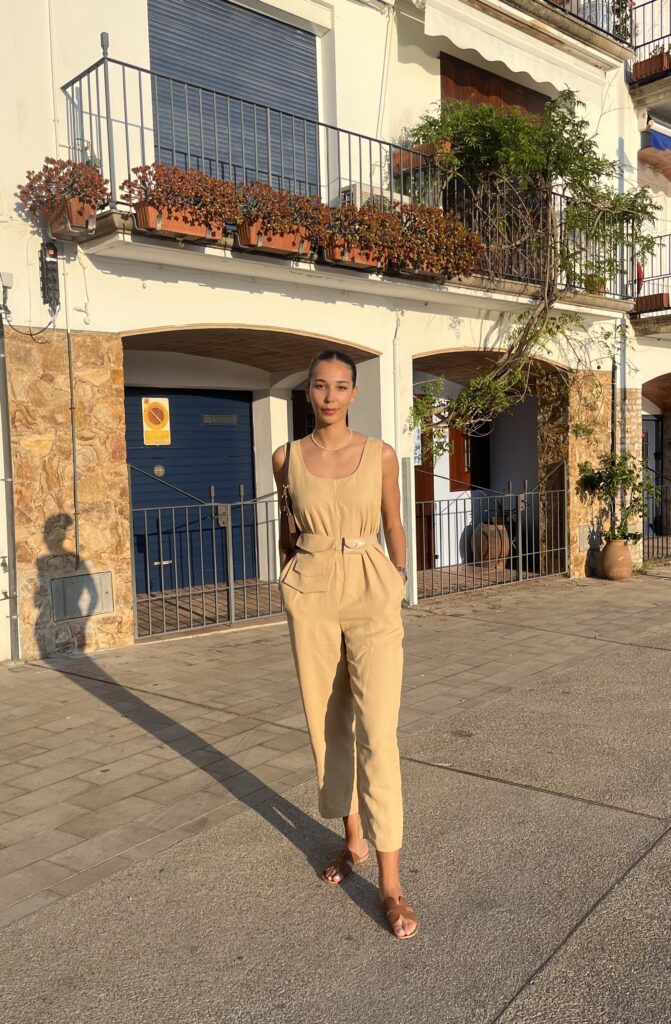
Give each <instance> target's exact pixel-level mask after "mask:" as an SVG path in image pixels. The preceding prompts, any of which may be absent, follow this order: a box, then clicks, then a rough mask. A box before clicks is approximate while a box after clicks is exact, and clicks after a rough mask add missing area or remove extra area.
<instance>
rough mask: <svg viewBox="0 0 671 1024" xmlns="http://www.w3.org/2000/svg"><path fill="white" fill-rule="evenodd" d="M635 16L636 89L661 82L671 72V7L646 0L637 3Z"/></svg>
mask: <svg viewBox="0 0 671 1024" xmlns="http://www.w3.org/2000/svg"><path fill="white" fill-rule="evenodd" d="M634 13H635V17H634V44H635V56H634V63H633V65H632V71H631V75H632V82H633V84H634V86H635V87H640V85H642V84H644V83H645V84H647V83H653V82H659V81H660V80H662V79H664V78H666V77H667V76H668V74H669V71H671V5H669V2H668V0H644V2H639V3H637V5H636V7H635V11H634ZM650 91H651V90H650V89H648V90H647V93H650ZM657 91H658V90H657Z"/></svg>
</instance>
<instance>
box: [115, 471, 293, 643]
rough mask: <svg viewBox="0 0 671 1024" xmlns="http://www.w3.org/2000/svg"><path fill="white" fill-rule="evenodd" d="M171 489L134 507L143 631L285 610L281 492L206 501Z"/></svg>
mask: <svg viewBox="0 0 671 1024" xmlns="http://www.w3.org/2000/svg"><path fill="white" fill-rule="evenodd" d="M130 469H131V470H134V471H135V472H138V473H141V474H143V475H148V474H145V473H144V471H143V470H140V469H138V468H137V467H135V466H131V467H130ZM165 486H166V498H165V504H162V505H160V506H153V507H147V508H133V509H132V510H131V540H132V545H133V549H132V550H133V585H134V598H135V602H134V609H135V630H136V636H138V637H145V636H156V635H163V634H166V633H176V632H180V631H183V630H194V629H199V628H203V627H206V626H215V625H222V624H232V623H234V622H238V621H244V620H246V619H258V618H262V617H264V616H267V615H275V614H277V613H278V612H281V611H282V601H281V598H280V592H279V587H278V584H277V579H278V575H279V557H278V549H279V521H278V505H277V496H276V495H274V494H271V495H265V496H263V497H261V498H254V499H247V500H246V499H245V498H244V491H243V492H242V493H241V497H240V501H237V502H227V503H222V502H216V501H211V502H204V501H201V500H200V499H198V498H197V497H195V496H193V495H186V492H183V491H182V492H180V491H179V488H176V487H173V486H172V485H171V484H166V485H165ZM170 492H179V493H181V494H183V495H185V497H187V498H188V499H189V500H188V503H187V502H184V501H182V503H181V504H179V505H173V504H169V502H170V501H171V494H170ZM131 494H132V487H131Z"/></svg>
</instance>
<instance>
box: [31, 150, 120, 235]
mask: <svg viewBox="0 0 671 1024" xmlns="http://www.w3.org/2000/svg"><path fill="white" fill-rule="evenodd" d="M107 186H108V182H107V181H106V180H105V178H103V176H102V174H101V173H100V171H99V170H98V169H97V168H96V167H89V165H88V164H85V163H78V162H76V161H74V160H56V159H55V158H54V157H46V158H45V160H44V164H43V166H42V168H41V170H39V171H28V172H27V180H26V183H25V184H24V185H22V186H21V187H20V188H19V193H18V194H19V199H20V201H21V203H22V204H23V206H24V207H25V208H26V210H28V212H29V213H32V214H33V216H35V217H43V218H44V219H45V221H46V223H47V226H48V228H49V231H50V232H51V234H52V235H53V236H55V237H62V238H76V237H77V236H78V235H81V234H83V233H84V232H92V231H93V229H94V228H95V223H96V214H97V212H98V210H101V209H102V208H103V207H104V206H106V205H107V203H109V201H110V192H109V189H108V187H107Z"/></svg>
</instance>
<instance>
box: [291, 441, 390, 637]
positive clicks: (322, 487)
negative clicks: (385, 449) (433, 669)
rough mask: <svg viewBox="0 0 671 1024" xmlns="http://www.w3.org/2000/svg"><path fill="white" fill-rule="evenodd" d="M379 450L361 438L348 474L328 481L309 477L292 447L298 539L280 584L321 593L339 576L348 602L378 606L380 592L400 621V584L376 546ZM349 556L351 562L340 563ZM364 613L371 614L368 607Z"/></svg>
mask: <svg viewBox="0 0 671 1024" xmlns="http://www.w3.org/2000/svg"><path fill="white" fill-rule="evenodd" d="M382 445H383V443H382V441H380V440H376V439H375V438H370V437H369V438H367V439H366V442H365V444H364V448H363V452H362V455H361V459H360V461H359V465H358V466H357V468H356V469H355V470H354V472H353V473H351V474H350V475H349V476H345V477H338V478H335V479H333V478H327V477H320V476H315V474H314V473H311V472H310V470H309V469H308V468H307V466H306V465H305V462H304V460H303V454H302V451H301V445H300V443H294V444H292V446H291V455H290V459H289V491H290V494H291V502H292V507H293V512H294V516H295V519H296V525H297V527H298V529H299V530H300V537H299V538H298V544H297V549H296V553H295V554H294V556H293V557H292V558H291V559H290V561H289V562H288V563H287V565H286V566H285V567H284V569H283V571H282V573H281V576H280V582H281V583H282V584H284V585H285V586H286V587H289V588H292V589H293V590H297V591H299V592H300V593H303V594H310V593H324V592H326V591H328V590H331V589H332V588H333V587H335V586H337V584H338V581H339V580H340V579H341V577H342V576H344V577H345V578H344V579H342V582H343V584H344V590H345V592H347V593H349V594H350V596H351V597H355V595H356V596H357V597H358V598H359V599H362V598H365V597H366V596H367V597H368V598H370V597H377V598H378V601H379V598H380V597H381V595H382V593H385V594H386V593H390V594H391V595H393V598H394V599H395V601H396V604H397V606H399V617H400V599H401V597H402V596H403V594H404V593H405V583H404V580H403V578H402V576H401V574H400V573H399V572H398V570H397V569H396V568H395V566H394V565H392V563H391V562H390V560H389V558H388V557H387V555H386V554H385V553H384V551H383V550H382V548H381V546H380V544H379V542H378V534H379V531H380V506H381V501H382ZM349 555H356V556H357V557H356V558H355V559H352V558H350V557H347V558H346V560H345V557H344V556H349ZM353 577H355V578H353ZM374 603H378V602H377V601H374ZM287 611H288V612H289V613H290V608H289V605H287ZM370 612H371V614H374V609H373V608H372V607H371V608H370Z"/></svg>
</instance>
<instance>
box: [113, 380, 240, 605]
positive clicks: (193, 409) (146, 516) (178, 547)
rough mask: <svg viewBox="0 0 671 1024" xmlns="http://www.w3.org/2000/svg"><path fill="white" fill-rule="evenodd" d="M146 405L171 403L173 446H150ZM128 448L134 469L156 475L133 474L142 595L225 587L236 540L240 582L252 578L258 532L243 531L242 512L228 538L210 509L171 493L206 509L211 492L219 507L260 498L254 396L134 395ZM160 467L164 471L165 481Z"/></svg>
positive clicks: (129, 393) (143, 391) (129, 399)
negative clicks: (229, 542)
mask: <svg viewBox="0 0 671 1024" xmlns="http://www.w3.org/2000/svg"><path fill="white" fill-rule="evenodd" d="M143 397H147V398H167V399H168V400H169V403H170V429H171V443H170V444H169V445H157V446H153V445H145V444H144V439H143V426H142V398H143ZM126 444H127V449H128V462H129V464H130V465H131V467H137V469H139V470H144V473H148V474H150V475H149V476H145V475H144V473H139V472H137V471H136V470H134V469H131V500H132V517H133V542H134V558H135V575H136V590H137V593H138V594H146V593H149V592H150V590H151V591H157V590H171V589H179V588H184V587H187V586H195V587H200V586H209V585H212V584H214V583H215V582H216V583H225V582H226V581H227V578H228V549H227V540H230V539H231V538H232V540H233V561H234V571H235V577H236V579H241V578H242V576H243V571H244V574H245V575H246V576H247V577H248V578H250V577H251V578H253V577H254V576H255V574H256V562H255V556H254V537H253V531H252V530H251V527H250V526H249V525H244V528H243V524H242V522H241V515H240V509H239V508H238V509H234V510H233V517H232V529H231V530H230V531H229V532H228V534H227V532H226V530H225V528H224V527H223V525H222V523H221V522H220V521H219V518H218V517H217V516H216V515H213V514H212V511H211V508H210V506H209V504H208V505H207V506H206V507H203V506H202V505H200V504H199V502H198V501H197V500H192V499H190V498H188V497H186V496H183V495H180V494H178V493H177V492H176V491H174V490H172V489H171V488H170V487H166V486H165V484H166V483H169V484H172V485H173V487H179V488H180V489H181V490H183V491H187V492H189V494H191V495H193V496H194V498H195V499H200V501H201V502H208V503H209V502H210V487H214V497H215V502H217V503H235V502H238V501H239V495H240V486H241V485H242V486H243V487H244V494H245V498H246V499H250V498H253V497H254V462H253V440H252V396H251V393H250V392H247V391H195V390H194V391H189V390H182V389H176V388H175V389H170V388H168V389H165V388H164V389H161V388H159V389H155V388H154V389H152V388H128V389H127V390H126ZM157 466H158V467H162V470H163V475H162V476H160V477H158V476H156V475H155V467H157ZM159 472H160V470H159ZM162 481H163V482H162ZM243 540H244V552H245V553H244V565H243Z"/></svg>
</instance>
